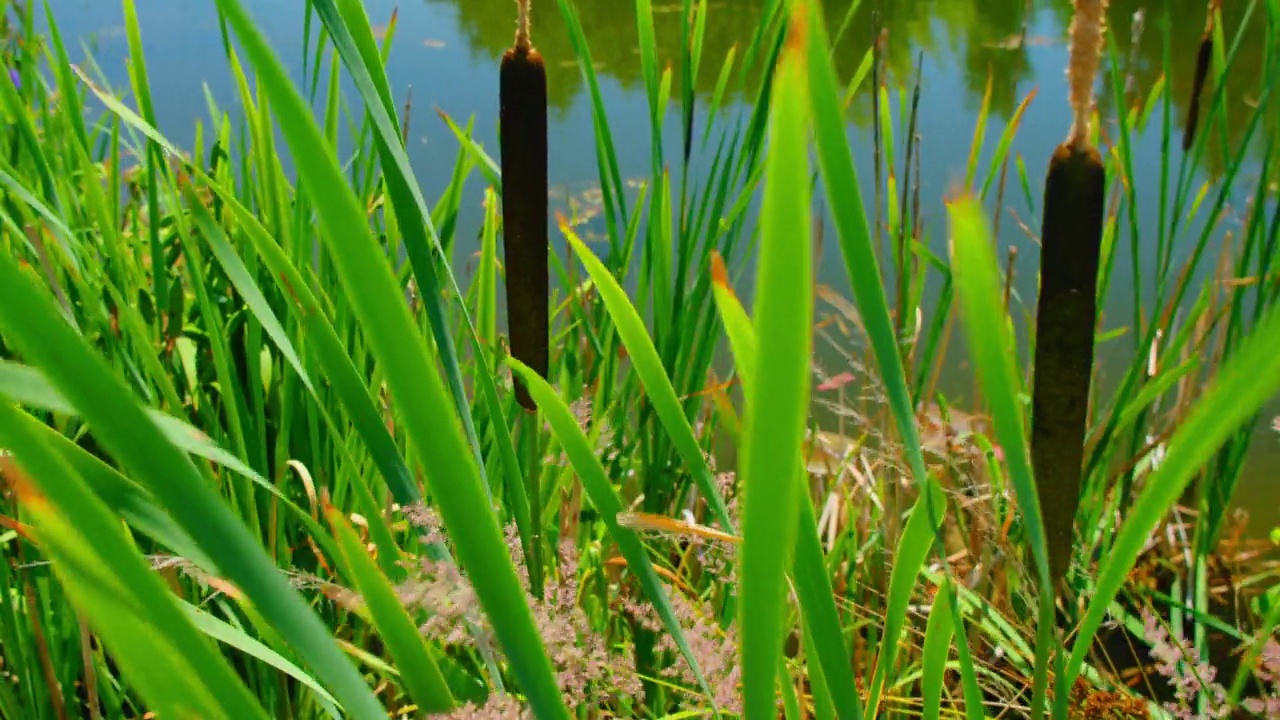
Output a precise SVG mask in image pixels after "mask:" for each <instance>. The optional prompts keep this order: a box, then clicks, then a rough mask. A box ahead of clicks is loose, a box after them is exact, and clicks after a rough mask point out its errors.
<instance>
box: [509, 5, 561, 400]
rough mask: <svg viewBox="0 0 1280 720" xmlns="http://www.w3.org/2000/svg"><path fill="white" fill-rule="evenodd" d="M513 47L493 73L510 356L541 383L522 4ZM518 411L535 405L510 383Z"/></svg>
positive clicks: (534, 60) (540, 68)
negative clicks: (495, 76) (496, 92)
mask: <svg viewBox="0 0 1280 720" xmlns="http://www.w3.org/2000/svg"><path fill="white" fill-rule="evenodd" d="M518 4H519V8H520V12H519V21H518V23H517V28H516V39H515V45H514V46H513V47H512V48H511V49H509V50H507V52H506V53H505V54H504V55H503V56H502V65H501V68H500V71H499V81H500V83H499V84H500V88H499V100H500V105H501V108H500V111H499V124H500V133H501V134H500V138H499V146H500V151H501V155H502V161H501V169H502V225H503V250H504V253H505V255H506V271H507V273H506V275H507V321H508V325H509V327H510V332H511V354H512V355H513V356H515V358H516V359H517V360H519V361H520V362H522V363H524V364H526V365H528V366H529V367H530V368H532V369H533V370H534V371H535V372H537V373H538V374H539V375H541V376H542V377H544V378H545V377H546V376H547V371H548V364H549V348H548V347H547V344H548V332H549V326H550V319H549V317H548V310H547V302H548V297H549V294H550V289H549V278H548V260H547V255H548V253H549V251H550V248H549V246H548V241H547V74H546V67H545V65H544V64H543V61H542V56H541V55H540V54H539V53H538V51H537V49H535V48H534V47H533V44H532V42H531V41H530V38H529V0H520V2H519V3H518ZM516 398H517V399H518V400H519V402H520V405H521V406H522V407H524V408H525V409H526V410H529V411H533V410H536V409H537V406H536V405H535V404H534V402H533V398H532V397H530V395H529V391H528V389H527V388H525V387H524V385H523V384H521V383H520V381H519V380H517V381H516Z"/></svg>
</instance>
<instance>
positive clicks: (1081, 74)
mask: <svg viewBox="0 0 1280 720" xmlns="http://www.w3.org/2000/svg"><path fill="white" fill-rule="evenodd" d="M1106 30H1107V0H1075V16H1074V17H1073V18H1072V19H1071V28H1070V30H1069V34H1070V37H1071V59H1070V60H1069V62H1068V64H1067V83H1068V86H1069V88H1070V89H1069V95H1070V101H1071V114H1072V122H1071V134H1070V135H1069V136H1068V138H1067V142H1068V143H1070V144H1071V145H1075V146H1079V147H1084V146H1087V145H1088V144H1089V142H1090V140H1089V129H1090V128H1089V123H1090V117H1091V116H1092V115H1093V81H1094V78H1096V77H1097V76H1098V67H1099V65H1100V64H1101V61H1102V48H1103V46H1104V43H1103V36H1104V33H1105V32H1106Z"/></svg>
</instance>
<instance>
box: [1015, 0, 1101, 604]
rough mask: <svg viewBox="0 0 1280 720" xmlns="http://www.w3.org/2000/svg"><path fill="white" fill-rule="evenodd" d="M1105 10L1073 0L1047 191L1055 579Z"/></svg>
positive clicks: (1079, 375)
mask: <svg viewBox="0 0 1280 720" xmlns="http://www.w3.org/2000/svg"><path fill="white" fill-rule="evenodd" d="M1106 6H1107V3H1106V0H1076V2H1075V18H1074V19H1073V20H1072V23H1071V30H1070V33H1071V59H1070V65H1069V67H1068V71H1067V74H1068V78H1069V86H1070V102H1071V109H1072V114H1073V121H1072V124H1071V133H1070V135H1069V136H1068V138H1067V140H1066V141H1065V142H1064V143H1062V144H1061V145H1059V146H1058V148H1057V150H1056V151H1055V152H1054V154H1053V158H1052V159H1051V160H1050V162H1049V172H1048V176H1047V177H1046V178H1045V188H1044V218H1043V225H1042V228H1041V254H1040V302H1039V305H1038V307H1037V310H1036V348H1035V367H1034V380H1033V388H1032V393H1033V399H1032V409H1031V461H1032V465H1033V467H1034V470H1035V476H1036V490H1037V494H1038V496H1039V501H1040V509H1041V512H1042V514H1043V518H1044V529H1045V535H1046V538H1047V541H1048V550H1049V573H1050V577H1051V578H1052V579H1053V580H1054V581H1055V582H1056V581H1057V580H1059V579H1061V578H1062V577H1063V576H1065V575H1066V572H1067V568H1068V566H1069V565H1070V562H1071V551H1072V543H1073V538H1072V529H1073V524H1074V521H1075V514H1076V509H1077V507H1078V505H1079V502H1080V486H1081V475H1082V472H1083V464H1084V439H1085V429H1086V422H1087V420H1088V410H1089V387H1090V381H1091V379H1092V375H1093V341H1094V325H1095V322H1096V318H1097V279H1098V261H1099V254H1100V249H1101V245H1102V227H1103V215H1104V199H1103V191H1104V187H1105V185H1106V179H1107V178H1106V170H1105V168H1104V167H1103V164H1102V158H1101V157H1100V156H1099V154H1098V151H1097V150H1096V149H1095V148H1094V147H1093V146H1092V144H1091V141H1090V118H1091V116H1092V113H1093V100H1094V98H1093V81H1094V78H1095V77H1096V76H1097V73H1098V64H1099V58H1100V56H1101V52H1102V46H1103V32H1104V31H1105V27H1106V17H1105V14H1106Z"/></svg>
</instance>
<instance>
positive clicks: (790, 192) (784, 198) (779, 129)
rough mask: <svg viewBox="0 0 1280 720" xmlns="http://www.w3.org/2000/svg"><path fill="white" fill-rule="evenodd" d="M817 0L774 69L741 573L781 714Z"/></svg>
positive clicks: (800, 425)
mask: <svg viewBox="0 0 1280 720" xmlns="http://www.w3.org/2000/svg"><path fill="white" fill-rule="evenodd" d="M809 14H810V13H809V6H808V4H807V3H806V2H798V3H796V4H795V5H794V7H793V8H792V14H791V26H790V28H789V29H788V33H789V35H788V38H787V45H786V48H785V49H784V50H783V53H782V58H781V62H780V64H779V67H778V71H777V77H776V78H775V91H774V92H775V93H776V95H775V103H774V105H773V107H772V109H771V115H772V117H771V122H770V125H771V127H770V142H769V149H768V151H767V153H766V156H765V191H764V192H765V194H764V204H763V206H762V208H761V212H760V224H761V227H762V230H763V237H762V241H761V247H760V262H759V265H758V267H759V278H758V280H757V291H756V292H757V296H756V302H755V330H756V335H757V337H758V340H759V343H758V346H757V354H756V360H755V364H756V368H755V375H754V377H753V378H752V385H753V387H754V388H755V389H754V391H753V392H752V393H751V395H750V396H749V397H748V404H747V412H746V416H745V432H744V438H743V455H744V459H743V462H742V466H741V475H740V478H741V482H742V486H743V490H742V492H743V503H744V505H743V510H742V549H741V550H740V554H739V564H740V574H739V579H738V596H739V614H738V628H739V632H740V633H741V645H740V647H741V657H742V685H743V691H742V692H743V708H744V711H745V717H746V718H748V720H753V719H755V718H759V719H760V720H763V719H764V718H769V717H776V713H777V711H776V709H775V704H774V696H775V690H774V678H775V676H776V674H777V668H778V662H779V661H780V659H781V656H782V655H781V654H782V641H783V635H784V632H785V625H784V618H785V608H786V600H787V596H786V583H785V581H784V577H785V571H786V566H787V560H788V556H789V555H790V554H791V551H792V548H793V545H794V541H795V534H796V513H797V503H798V500H799V497H798V496H799V494H800V492H799V491H800V488H799V487H797V485H798V483H797V482H796V481H797V480H798V479H799V478H798V477H797V474H796V472H795V471H796V469H797V468H800V467H802V461H801V457H802V454H801V446H802V444H803V442H804V430H805V417H806V416H807V414H808V400H809V363H810V357H811V344H812V334H811V331H810V327H811V325H812V324H813V323H812V318H813V292H812V280H811V274H812V272H813V263H812V260H811V256H812V252H813V246H812V243H811V242H810V240H809V232H810V227H809V192H808V189H809V163H808V155H809V153H808V138H809V133H808V123H807V115H808V102H807V98H806V94H807V91H806V85H805V76H806V63H807V58H806V55H805V50H806V47H807V43H808V35H807V32H806V31H807V23H808V22H809V18H808V15H809Z"/></svg>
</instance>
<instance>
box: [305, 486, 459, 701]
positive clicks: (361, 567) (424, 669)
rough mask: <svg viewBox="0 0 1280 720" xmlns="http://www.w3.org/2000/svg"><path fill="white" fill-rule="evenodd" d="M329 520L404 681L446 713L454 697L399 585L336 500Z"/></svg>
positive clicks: (419, 696)
mask: <svg viewBox="0 0 1280 720" xmlns="http://www.w3.org/2000/svg"><path fill="white" fill-rule="evenodd" d="M324 514H325V519H326V520H328V522H329V527H331V528H333V534H334V537H335V538H337V541H338V549H339V551H340V555H341V558H342V567H343V570H344V571H345V573H346V575H347V576H348V577H350V578H351V580H352V581H353V582H354V587H355V590H356V591H357V592H359V593H360V595H361V597H362V599H363V600H364V604H365V607H366V608H368V610H369V615H370V619H371V620H372V622H373V625H374V626H375V627H377V629H378V636H379V637H380V638H382V641H383V642H384V643H386V644H387V649H388V650H390V651H391V657H392V658H393V659H394V660H395V664H396V668H397V669H398V670H399V671H400V679H401V682H403V683H404V687H405V690H407V691H408V693H409V696H410V697H412V698H413V700H414V702H415V703H417V704H418V707H420V708H421V709H422V710H424V711H425V712H427V713H443V712H447V711H449V710H450V709H451V708H452V707H453V705H454V702H453V697H452V695H450V693H449V686H448V685H446V684H445V681H444V676H443V675H441V674H440V668H439V666H437V665H436V662H435V660H434V659H432V657H431V654H430V653H429V652H428V650H427V646H426V643H425V641H424V639H423V637H422V634H421V633H419V631H418V626H417V625H416V624H414V622H413V619H412V618H411V617H409V613H408V611H406V610H405V607H404V605H402V604H401V602H400V598H399V597H397V596H396V592H395V589H394V588H393V587H392V586H391V583H390V582H388V581H387V578H386V577H384V576H383V575H382V573H380V572H379V571H378V565H377V563H375V562H374V561H373V559H372V558H370V557H369V554H368V552H367V551H366V550H365V548H364V544H363V543H362V542H361V541H360V538H359V536H357V535H356V532H355V530H354V529H353V528H352V527H351V523H350V522H349V521H348V520H347V518H345V517H343V515H342V512H341V511H339V510H338V509H337V508H335V507H333V506H332V505H328V506H326V507H325V509H324Z"/></svg>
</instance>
